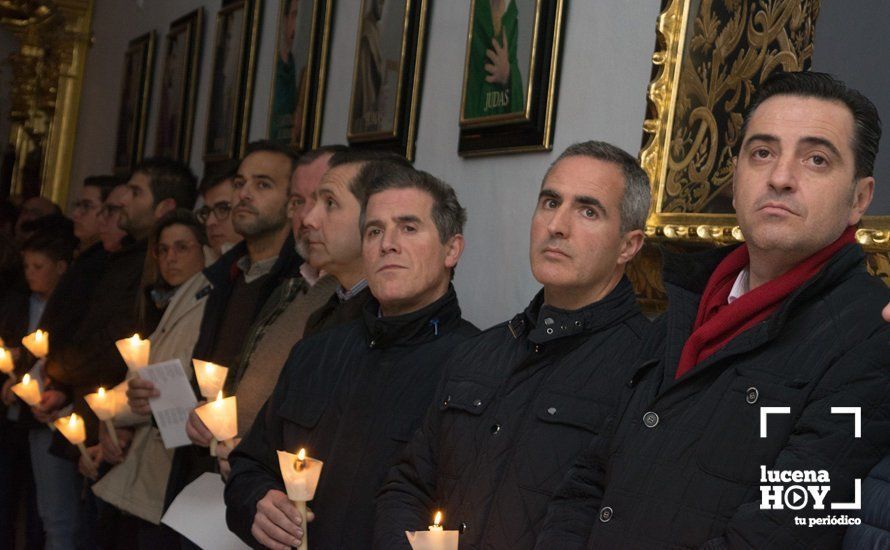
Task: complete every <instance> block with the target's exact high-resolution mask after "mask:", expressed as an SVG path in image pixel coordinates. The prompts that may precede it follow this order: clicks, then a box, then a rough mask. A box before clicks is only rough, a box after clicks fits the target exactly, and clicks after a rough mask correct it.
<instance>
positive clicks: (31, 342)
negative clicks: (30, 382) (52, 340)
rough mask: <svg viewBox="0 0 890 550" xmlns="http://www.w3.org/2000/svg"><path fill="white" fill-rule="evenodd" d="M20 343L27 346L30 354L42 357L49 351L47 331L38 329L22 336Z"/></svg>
mask: <svg viewBox="0 0 890 550" xmlns="http://www.w3.org/2000/svg"><path fill="white" fill-rule="evenodd" d="M22 344H23V345H24V346H25V347H26V348H28V351H30V352H31V355H33V356H34V357H36V358H38V359H43V358H44V357H46V354H47V353H49V333H47V332H43V331H42V330H40V329H37V330H36V331H34V332H32V333H31V334H29V335H27V336H25V337H24V338H22Z"/></svg>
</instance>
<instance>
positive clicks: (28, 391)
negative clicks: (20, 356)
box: [12, 374, 41, 407]
mask: <svg viewBox="0 0 890 550" xmlns="http://www.w3.org/2000/svg"><path fill="white" fill-rule="evenodd" d="M12 392H13V393H15V394H16V395H17V396H19V399H21V400H22V401H24V402H25V403H27V404H28V405H29V406H31V407H36V406H37V405H39V404H40V397H41V395H40V384H38V383H37V380H33V379H32V378H31V375H30V374H26V375H25V376H23V377H22V381H21V382H19V383H18V384H16V385H14V386H13V387H12Z"/></svg>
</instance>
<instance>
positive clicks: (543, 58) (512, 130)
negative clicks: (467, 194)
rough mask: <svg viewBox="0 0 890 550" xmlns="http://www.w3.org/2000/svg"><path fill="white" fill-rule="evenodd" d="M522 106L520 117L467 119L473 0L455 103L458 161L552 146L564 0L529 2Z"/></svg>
mask: <svg viewBox="0 0 890 550" xmlns="http://www.w3.org/2000/svg"><path fill="white" fill-rule="evenodd" d="M534 5H535V14H534V23H533V27H532V29H533V30H532V37H531V56H530V59H529V71H528V82H527V83H526V88H525V106H524V109H523V111H522V112H521V113H510V114H505V115H496V116H487V117H484V118H483V117H479V118H473V119H468V118H467V117H466V116H465V108H466V95H467V94H466V88H467V81H468V71H469V65H470V50H471V45H472V40H473V17H474V14H475V11H476V10H475V6H476V0H473V1H472V2H471V4H470V17H469V22H468V27H467V49H466V54H465V58H464V77H463V85H462V87H461V101H460V113H459V121H460V126H461V129H460V139H459V141H458V148H457V152H458V154H459V155H461V156H463V157H478V156H488V155H498V154H506V153H528V152H535V151H550V150H551V149H552V148H553V134H554V129H555V116H556V99H557V95H558V90H559V86H558V82H559V67H560V62H559V60H560V54H561V52H562V47H561V44H562V26H563V21H564V19H565V10H566V2H565V1H564V0H535V2H534Z"/></svg>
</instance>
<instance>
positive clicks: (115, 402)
mask: <svg viewBox="0 0 890 550" xmlns="http://www.w3.org/2000/svg"><path fill="white" fill-rule="evenodd" d="M119 396H120V394H118V393H117V392H113V391H111V392H106V391H105V388H99V391H97V392H96V393H90V394H87V395H85V396H84V399H86V402H87V405H89V406H90V408H91V409H93V412H94V413H96V417H98V418H99V420H101V421H102V422H104V423H105V427H106V428H107V429H108V434H109V435H110V436H111V440H112V441H114V444H115V445H117V446H118V448H120V441H118V439H117V432H116V431H115V429H114V422H112V420H113V419H114V416H115V415H116V414H117V412H118V409H120V399H119Z"/></svg>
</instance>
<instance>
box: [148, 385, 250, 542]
mask: <svg viewBox="0 0 890 550" xmlns="http://www.w3.org/2000/svg"><path fill="white" fill-rule="evenodd" d="M140 374H141V372H140ZM224 488H225V484H223V480H222V478H221V477H219V474H213V473H209V472H207V473H204V474H201V477H199V478H198V479H196V480H195V481H193V482H191V483H189V484H188V485H186V487H185V489H183V490H182V492H181V493H179V494H178V495H177V496H176V498H175V499H173V504H171V505H170V508H168V509H167V513H166V514H164V517H163V518H161V522H162V523H164V524H165V525H168V526H170V528H171V529H173V530H174V531H176V532H177V533H179V534H181V535H182V536H184V537H185V538H187V539H189V540H190V541H192V542H193V543H195V544H197V545H198V546H200V547H201V548H207V549H212V550H242V549H247V550H249V549H250V547H249V546H247V545H246V544H244V543H243V542H241V539H239V538H238V537H237V536H235V534H234V533H232V532H231V531H229V528H228V527H226V504H225V502H224V501H223V489H224Z"/></svg>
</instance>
